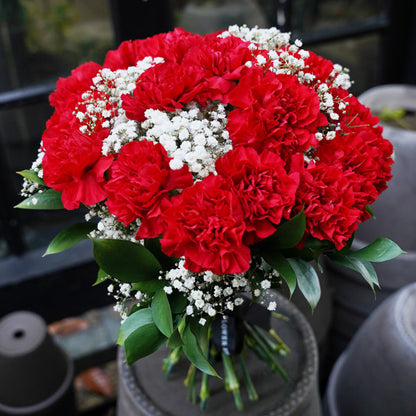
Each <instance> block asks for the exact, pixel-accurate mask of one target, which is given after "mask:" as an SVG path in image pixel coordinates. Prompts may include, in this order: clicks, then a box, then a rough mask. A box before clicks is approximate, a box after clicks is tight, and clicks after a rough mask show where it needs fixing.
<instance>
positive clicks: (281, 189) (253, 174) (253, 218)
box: [215, 147, 299, 245]
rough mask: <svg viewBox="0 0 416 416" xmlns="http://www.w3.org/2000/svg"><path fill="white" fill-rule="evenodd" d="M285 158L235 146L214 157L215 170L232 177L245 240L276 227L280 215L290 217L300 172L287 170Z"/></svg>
mask: <svg viewBox="0 0 416 416" xmlns="http://www.w3.org/2000/svg"><path fill="white" fill-rule="evenodd" d="M284 165H285V162H284V161H283V160H282V159H281V158H280V157H279V156H278V155H276V154H275V153H272V152H269V151H266V152H263V153H262V154H261V155H258V154H257V152H256V151H255V150H254V149H251V148H244V147H238V148H236V149H233V150H232V151H230V152H228V153H227V154H226V155H225V156H224V157H223V158H220V159H218V160H217V163H216V165H215V166H216V169H217V172H218V174H220V175H222V176H225V177H229V178H231V180H232V182H233V188H232V190H233V192H235V193H236V194H237V195H238V197H239V199H240V202H241V205H242V207H243V212H244V217H245V222H246V229H247V230H246V233H245V235H244V242H245V243H246V244H248V245H250V244H254V243H256V242H257V241H260V240H261V239H263V238H266V237H268V236H269V235H271V234H273V233H274V232H275V231H276V226H277V225H279V224H280V222H281V220H282V218H286V219H287V218H289V215H290V212H291V209H292V207H293V205H294V202H295V195H296V190H297V187H298V184H299V173H292V174H290V175H289V174H287V172H286V171H285V168H284Z"/></svg>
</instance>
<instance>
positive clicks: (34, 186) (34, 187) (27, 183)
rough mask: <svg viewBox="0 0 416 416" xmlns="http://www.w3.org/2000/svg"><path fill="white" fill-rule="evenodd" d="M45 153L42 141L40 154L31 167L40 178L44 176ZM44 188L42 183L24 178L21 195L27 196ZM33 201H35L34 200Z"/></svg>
mask: <svg viewBox="0 0 416 416" xmlns="http://www.w3.org/2000/svg"><path fill="white" fill-rule="evenodd" d="M44 155H45V153H44V152H43V151H42V143H41V145H40V148H39V150H38V156H37V158H36V160H35V161H34V162H33V163H32V166H31V168H30V169H31V170H33V171H34V172H35V173H36V174H37V175H38V177H39V178H40V179H42V178H43V170H42V160H43V156H44ZM44 188H45V187H44V186H43V185H41V184H40V183H37V182H34V181H32V180H30V179H26V178H24V179H23V183H22V189H21V190H20V195H22V196H23V197H25V198H27V197H30V196H31V195H33V194H35V193H36V192H40V191H42V190H43V189H44ZM32 202H34V201H33V200H32Z"/></svg>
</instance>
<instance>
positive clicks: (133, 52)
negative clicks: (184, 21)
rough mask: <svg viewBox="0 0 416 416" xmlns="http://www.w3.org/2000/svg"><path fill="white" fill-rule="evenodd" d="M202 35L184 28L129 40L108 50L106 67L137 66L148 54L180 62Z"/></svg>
mask: <svg viewBox="0 0 416 416" xmlns="http://www.w3.org/2000/svg"><path fill="white" fill-rule="evenodd" d="M201 39H202V37H201V36H200V35H196V34H193V33H189V32H186V31H185V30H183V29H180V28H176V29H175V30H174V31H172V32H168V33H160V34H157V35H155V36H152V37H150V38H146V39H137V40H133V41H131V40H127V41H124V42H122V43H121V44H120V46H119V47H118V48H117V49H116V50H114V51H109V52H107V55H106V57H105V60H104V65H103V66H104V68H110V69H111V70H113V71H114V70H117V69H126V68H128V67H129V66H135V65H136V64H137V62H138V61H141V60H142V59H144V58H146V57H147V56H152V57H162V58H163V59H164V60H165V61H166V62H178V63H180V62H181V60H182V58H183V56H184V54H185V53H186V52H187V51H188V50H189V48H190V47H192V46H193V45H195V44H197V43H199V42H200V41H201Z"/></svg>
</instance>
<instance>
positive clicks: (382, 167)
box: [315, 127, 393, 209]
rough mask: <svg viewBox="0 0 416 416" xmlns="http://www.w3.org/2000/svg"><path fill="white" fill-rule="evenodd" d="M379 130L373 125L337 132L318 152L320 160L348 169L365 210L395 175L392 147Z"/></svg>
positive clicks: (354, 188)
mask: <svg viewBox="0 0 416 416" xmlns="http://www.w3.org/2000/svg"><path fill="white" fill-rule="evenodd" d="M377 133H378V129H374V128H370V127H369V128H364V129H362V130H361V131H357V132H355V131H350V132H349V133H347V134H341V133H339V132H338V134H337V136H336V137H335V138H334V139H333V140H323V141H322V142H321V145H320V146H319V148H318V150H317V152H316V153H315V156H316V157H317V158H318V160H319V162H318V163H324V164H326V165H331V166H338V167H339V168H340V169H342V170H343V171H344V172H345V175H346V177H348V180H349V181H350V182H351V187H352V189H353V190H354V193H355V194H356V198H357V200H361V203H359V204H358V201H357V206H360V207H361V208H362V209H364V207H365V206H366V205H368V204H371V203H373V202H374V201H375V200H376V199H377V197H378V195H379V194H380V193H381V192H382V191H383V190H385V189H386V188H387V181H389V180H390V179H391V177H392V175H391V165H392V163H393V159H392V158H391V154H392V151H393V147H392V145H391V143H390V142H389V141H388V140H385V139H383V137H381V135H380V134H377Z"/></svg>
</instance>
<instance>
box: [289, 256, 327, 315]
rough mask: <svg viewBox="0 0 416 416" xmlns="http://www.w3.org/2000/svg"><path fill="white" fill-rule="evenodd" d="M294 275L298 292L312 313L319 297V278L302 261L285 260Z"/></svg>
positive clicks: (312, 269) (309, 266)
mask: <svg viewBox="0 0 416 416" xmlns="http://www.w3.org/2000/svg"><path fill="white" fill-rule="evenodd" d="M287 260H288V262H289V263H290V266H291V267H292V269H293V271H294V272H295V274H296V280H297V282H298V286H299V289H300V291H301V292H302V293H303V296H305V298H306V300H307V301H308V303H309V305H310V306H311V308H312V311H313V310H314V309H315V308H316V305H317V304H318V302H319V299H320V297H321V285H320V283H319V277H318V275H317V274H316V271H315V269H314V268H313V266H312V265H311V264H310V263H308V262H306V261H304V260H302V259H287Z"/></svg>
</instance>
